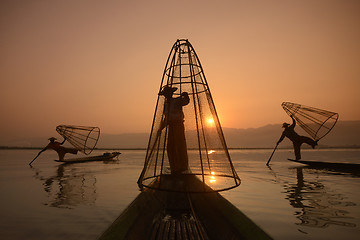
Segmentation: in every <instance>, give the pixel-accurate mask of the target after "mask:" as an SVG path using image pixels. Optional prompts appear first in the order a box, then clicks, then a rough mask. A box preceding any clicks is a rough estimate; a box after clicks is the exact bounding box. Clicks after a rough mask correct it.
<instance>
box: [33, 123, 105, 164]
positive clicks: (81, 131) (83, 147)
mask: <svg viewBox="0 0 360 240" xmlns="http://www.w3.org/2000/svg"><path fill="white" fill-rule="evenodd" d="M56 131H57V132H58V133H59V134H60V135H61V136H62V137H63V138H64V141H62V142H61V143H60V142H58V141H55V140H56V138H54V137H51V138H49V141H50V143H49V144H48V145H47V146H46V147H45V148H44V149H42V150H41V151H40V152H39V153H38V154H37V155H36V157H35V158H34V159H33V160H32V161H31V162H30V163H29V165H31V163H32V162H34V161H35V159H36V158H37V157H38V156H39V155H40V154H41V153H42V152H44V151H46V150H48V149H52V150H54V151H56V152H57V154H58V155H59V161H63V160H64V157H65V154H67V153H71V154H77V153H78V151H81V152H83V153H84V154H86V155H88V154H90V153H91V152H92V151H93V150H94V148H95V146H96V143H97V141H98V139H99V135H100V129H99V128H98V127H86V126H74V125H59V126H57V127H56ZM65 141H68V142H69V143H70V144H71V145H73V146H74V148H68V147H64V146H62V145H63V144H64V143H65Z"/></svg>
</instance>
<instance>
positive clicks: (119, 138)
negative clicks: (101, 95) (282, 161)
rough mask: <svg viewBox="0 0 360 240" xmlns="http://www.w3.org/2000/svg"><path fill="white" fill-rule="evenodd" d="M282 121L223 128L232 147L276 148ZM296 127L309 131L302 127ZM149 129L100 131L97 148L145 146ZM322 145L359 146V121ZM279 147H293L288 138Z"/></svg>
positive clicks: (35, 143) (32, 143)
mask: <svg viewBox="0 0 360 240" xmlns="http://www.w3.org/2000/svg"><path fill="white" fill-rule="evenodd" d="M282 130H283V129H282V128H281V124H271V125H266V126H263V127H259V128H247V129H236V128H223V132H224V135H225V140H226V143H227V146H228V147H229V148H273V147H274V146H275V144H276V142H277V140H278V139H279V137H280V135H281V133H282ZM295 130H296V131H297V132H298V133H299V134H300V135H306V133H304V132H302V130H301V128H300V127H296V128H295ZM148 140H149V133H124V134H101V136H100V139H99V142H98V144H97V148H112V149H133V148H142V149H143V148H146V147H147V144H148ZM46 144H47V139H43V138H41V139H40V138H34V139H23V140H16V141H13V142H10V143H6V144H4V143H2V142H0V145H1V146H11V147H13V146H19V147H44V145H46ZM319 146H320V147H360V121H339V122H338V123H337V124H336V126H335V127H334V128H333V130H332V131H331V132H330V133H329V134H328V135H327V136H325V137H324V138H323V139H321V140H320V141H319ZM280 147H291V142H290V141H289V140H288V139H285V140H284V141H283V142H282V144H281V145H280Z"/></svg>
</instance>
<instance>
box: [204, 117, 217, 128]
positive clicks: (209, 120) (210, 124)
mask: <svg viewBox="0 0 360 240" xmlns="http://www.w3.org/2000/svg"><path fill="white" fill-rule="evenodd" d="M206 122H207V124H208V126H210V127H212V126H214V124H215V122H214V119H213V118H211V117H210V118H208V119H206Z"/></svg>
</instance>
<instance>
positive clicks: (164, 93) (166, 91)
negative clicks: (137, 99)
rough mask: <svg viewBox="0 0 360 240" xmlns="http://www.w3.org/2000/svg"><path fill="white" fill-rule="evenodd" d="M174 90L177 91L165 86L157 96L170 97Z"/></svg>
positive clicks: (174, 88)
mask: <svg viewBox="0 0 360 240" xmlns="http://www.w3.org/2000/svg"><path fill="white" fill-rule="evenodd" d="M176 90H177V88H176V87H169V86H165V87H164V88H163V89H162V90H161V91H160V92H159V95H162V96H165V97H171V96H172V95H173V93H174V92H175V91H176Z"/></svg>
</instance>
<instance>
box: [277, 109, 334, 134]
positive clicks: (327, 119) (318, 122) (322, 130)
mask: <svg viewBox="0 0 360 240" xmlns="http://www.w3.org/2000/svg"><path fill="white" fill-rule="evenodd" d="M281 106H282V107H283V109H284V110H285V112H286V113H287V114H288V115H289V116H291V115H292V116H293V117H294V119H295V121H296V123H297V124H298V125H299V126H300V127H301V128H302V129H304V130H305V131H306V132H307V133H308V134H309V135H310V136H311V138H312V139H314V140H315V141H316V140H320V139H322V138H323V137H325V136H326V135H327V134H328V133H329V132H330V131H331V130H332V129H333V127H334V126H335V124H336V122H337V120H338V118H339V114H338V113H335V112H330V111H327V110H322V109H319V108H314V107H309V106H304V105H300V104H296V103H290V102H283V103H282V104H281Z"/></svg>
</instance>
